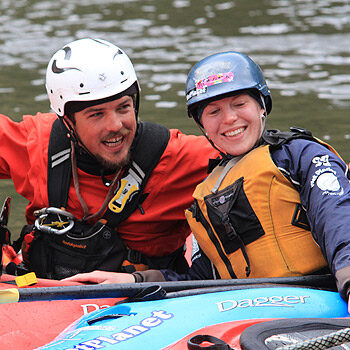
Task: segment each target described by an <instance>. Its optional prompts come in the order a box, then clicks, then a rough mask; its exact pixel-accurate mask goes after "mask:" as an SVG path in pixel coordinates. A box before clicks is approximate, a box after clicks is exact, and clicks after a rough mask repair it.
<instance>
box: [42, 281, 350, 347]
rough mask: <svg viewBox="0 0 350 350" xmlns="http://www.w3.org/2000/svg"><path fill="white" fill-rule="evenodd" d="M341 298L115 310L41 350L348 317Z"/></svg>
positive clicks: (281, 295)
mask: <svg viewBox="0 0 350 350" xmlns="http://www.w3.org/2000/svg"><path fill="white" fill-rule="evenodd" d="M348 316H349V314H348V310H347V304H346V303H345V302H344V300H343V299H342V298H341V297H340V296H339V294H338V293H336V292H330V291H324V290H317V289H311V288H301V287H288V286H286V287H283V286H272V287H266V286H265V287H256V286H255V287H254V288H246V289H239V290H231V291H223V292H214V293H208V294H199V295H193V296H185V297H178V298H173V299H162V300H154V301H143V302H131V303H124V304H120V305H116V306H112V307H110V308H108V309H103V310H99V311H96V312H93V313H90V314H89V315H86V316H83V317H82V318H80V319H79V320H78V321H76V322H75V323H74V324H73V325H72V326H70V327H68V328H67V329H66V330H65V331H64V332H63V333H61V334H60V335H59V336H58V337H57V338H56V339H55V340H54V341H53V342H51V343H49V344H47V345H46V346H43V347H40V349H65V350H70V349H80V350H93V349H128V350H130V349H144V350H148V349H150V350H157V349H163V348H165V347H166V346H168V345H170V344H172V343H174V342H176V341H177V340H179V339H181V338H183V337H185V336H186V335H187V334H189V333H191V332H194V331H195V330H197V329H199V328H202V327H205V326H210V325H215V324H218V323H223V322H229V321H235V320H251V319H265V318H310V317H313V318H335V317H348Z"/></svg>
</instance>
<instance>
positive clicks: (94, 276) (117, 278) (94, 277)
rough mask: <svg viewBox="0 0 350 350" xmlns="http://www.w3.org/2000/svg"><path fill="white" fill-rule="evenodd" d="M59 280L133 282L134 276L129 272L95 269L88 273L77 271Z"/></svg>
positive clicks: (101, 282) (100, 282) (104, 282)
mask: <svg viewBox="0 0 350 350" xmlns="http://www.w3.org/2000/svg"><path fill="white" fill-rule="evenodd" d="M61 281H64V282H66V281H68V282H83V283H84V282H85V283H97V284H108V283H135V278H134V276H133V275H131V274H130V273H119V272H109V271H99V270H95V271H92V272H88V273H79V274H77V275H75V276H72V277H68V278H64V279H62V280H61Z"/></svg>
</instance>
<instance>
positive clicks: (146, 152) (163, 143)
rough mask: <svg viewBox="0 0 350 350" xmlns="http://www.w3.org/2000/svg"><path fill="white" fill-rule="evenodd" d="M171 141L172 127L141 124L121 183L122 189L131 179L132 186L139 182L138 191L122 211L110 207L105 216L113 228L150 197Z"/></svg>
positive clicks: (124, 205) (123, 206) (123, 205)
mask: <svg viewBox="0 0 350 350" xmlns="http://www.w3.org/2000/svg"><path fill="white" fill-rule="evenodd" d="M169 139H170V131H169V129H168V128H166V127H164V126H161V125H158V124H155V123H150V122H141V123H139V125H138V129H137V135H136V137H135V140H134V143H133V145H132V148H131V155H132V156H131V164H130V167H129V169H128V171H126V172H125V174H124V175H123V178H122V179H121V180H120V181H119V186H120V185H121V181H122V180H123V179H125V181H126V180H128V181H129V182H130V184H132V183H135V185H136V187H137V190H136V191H135V192H134V193H132V197H131V198H130V200H127V201H126V203H125V204H122V210H121V211H119V210H118V209H117V208H114V206H113V203H111V205H109V206H108V208H107V211H106V213H105V214H104V217H105V218H106V219H107V221H108V224H109V225H110V226H112V227H117V226H118V225H119V224H120V223H121V222H123V221H125V220H126V219H127V218H128V217H129V216H130V215H131V214H132V213H133V212H134V211H135V210H136V209H137V208H138V207H140V205H141V204H142V202H143V201H144V200H145V199H146V198H147V196H148V194H145V193H144V192H143V190H144V188H145V186H146V184H147V181H148V179H149V177H150V176H151V173H152V171H153V170H154V168H155V167H156V166H157V164H158V162H159V159H160V158H161V156H162V154H163V153H164V151H165V149H166V147H167V145H168V142H169ZM130 179H131V181H130ZM117 197H118V193H117ZM111 202H113V199H112V201H111Z"/></svg>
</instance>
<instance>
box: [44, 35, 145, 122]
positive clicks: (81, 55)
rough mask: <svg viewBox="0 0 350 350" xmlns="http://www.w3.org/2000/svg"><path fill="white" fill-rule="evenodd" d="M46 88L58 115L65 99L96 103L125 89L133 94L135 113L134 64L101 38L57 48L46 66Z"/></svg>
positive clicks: (81, 40) (65, 104) (135, 86)
mask: <svg viewBox="0 0 350 350" xmlns="http://www.w3.org/2000/svg"><path fill="white" fill-rule="evenodd" d="M132 87H134V89H132ZM46 90H47V94H48V96H49V100H50V104H51V108H52V109H53V110H54V112H55V113H56V114H57V115H58V116H59V117H63V116H64V115H65V114H66V112H67V110H66V108H67V103H69V102H88V101H91V102H92V104H97V102H98V101H97V100H102V101H103V102H104V99H106V98H109V97H112V96H114V95H119V94H121V95H122V93H123V92H124V91H126V90H128V91H134V92H135V93H136V94H137V99H136V103H135V111H136V115H137V109H138V99H139V91H140V88H139V84H138V81H137V77H136V73H135V70H134V67H133V65H132V63H131V61H130V59H129V57H128V56H127V55H126V53H125V52H124V51H123V50H122V49H120V48H119V47H117V46H115V45H113V44H111V43H109V42H108V41H105V40H101V39H90V38H85V39H79V40H76V41H73V42H71V43H69V44H67V45H65V46H64V47H63V48H62V49H60V50H58V51H57V52H56V53H55V54H54V55H53V56H52V58H51V60H50V62H49V64H48V67H47V71H46ZM120 97H121V96H120ZM116 98H118V97H116ZM93 101H95V102H96V103H94V102H93ZM103 102H101V103H103ZM82 105H84V104H82ZM81 109H83V108H81Z"/></svg>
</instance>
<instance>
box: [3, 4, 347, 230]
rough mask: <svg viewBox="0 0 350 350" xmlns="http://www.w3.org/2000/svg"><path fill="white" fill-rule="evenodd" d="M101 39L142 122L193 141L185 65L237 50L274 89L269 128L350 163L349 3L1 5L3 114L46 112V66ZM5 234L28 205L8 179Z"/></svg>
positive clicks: (16, 225) (17, 224) (5, 185)
mask: <svg viewBox="0 0 350 350" xmlns="http://www.w3.org/2000/svg"><path fill="white" fill-rule="evenodd" d="M83 37H94V38H103V39H106V40H108V41H111V42H113V43H115V44H116V45H118V46H120V47H122V48H123V49H124V50H125V51H126V52H127V53H128V55H129V56H130V58H131V59H132V61H133V63H134V65H135V69H136V71H137V74H138V78H139V81H140V84H141V88H142V98H141V112H140V115H141V119H143V120H148V121H156V122H159V123H161V124H164V125H166V126H168V127H177V128H179V129H181V130H182V131H184V132H194V133H198V131H197V129H196V127H195V126H194V123H193V121H192V120H190V119H189V118H187V117H186V109H185V98H184V83H185V79H186V74H187V72H188V71H189V69H190V68H191V66H192V65H193V64H194V63H195V62H197V61H198V60H199V59H201V58H203V57H205V56H207V55H209V54H211V53H215V52H219V51H228V50H236V51H242V52H244V53H246V54H248V55H250V56H251V57H252V58H253V59H254V60H255V61H256V62H257V63H258V64H259V65H260V66H261V67H262V69H263V71H264V73H265V77H266V80H267V82H268V85H269V86H270V88H271V91H272V98H273V110H272V113H271V115H270V116H269V119H268V127H269V128H279V129H286V128H288V127H289V126H300V127H304V128H308V129H311V130H312V131H313V133H314V135H316V136H317V137H319V138H321V139H323V140H326V141H327V142H329V143H331V144H332V145H333V146H335V147H336V148H337V150H338V151H339V152H340V154H341V155H342V156H343V158H344V159H345V160H346V161H349V160H350V147H349V146H350V140H349V139H350V123H349V121H348V119H349V107H350V69H349V67H350V3H349V1H348V0H249V1H246V0H234V1H225V0H221V1H220V0H219V1H218V0H146V1H144V0H129V1H128V0H55V1H51V0H46V1H45V0H16V1H13V0H1V2H0V106H1V110H0V112H1V113H3V114H6V115H8V116H10V117H11V118H13V119H14V120H18V121H19V120H21V118H22V115H23V114H35V113H36V112H38V111H41V112H46V111H49V103H48V99H47V97H46V91H45V88H44V75H45V70H46V65H47V63H48V61H49V59H50V57H51V56H52V54H53V53H54V52H55V51H57V50H58V49H59V48H61V47H62V46H63V45H65V44H66V43H68V42H70V41H72V40H75V39H78V38H83ZM0 190H1V197H0V201H1V200H2V198H4V197H5V196H6V195H11V196H12V198H13V201H12V204H13V205H12V210H11V217H10V225H9V226H10V228H11V229H13V231H15V232H14V235H15V236H16V235H17V233H18V229H19V227H20V226H21V225H22V223H23V222H24V215H23V213H24V207H25V204H26V201H25V200H23V199H21V197H20V196H18V195H16V193H15V190H14V188H13V186H12V185H11V182H10V181H7V180H6V181H1V182H0Z"/></svg>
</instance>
